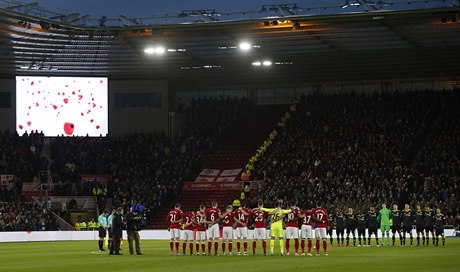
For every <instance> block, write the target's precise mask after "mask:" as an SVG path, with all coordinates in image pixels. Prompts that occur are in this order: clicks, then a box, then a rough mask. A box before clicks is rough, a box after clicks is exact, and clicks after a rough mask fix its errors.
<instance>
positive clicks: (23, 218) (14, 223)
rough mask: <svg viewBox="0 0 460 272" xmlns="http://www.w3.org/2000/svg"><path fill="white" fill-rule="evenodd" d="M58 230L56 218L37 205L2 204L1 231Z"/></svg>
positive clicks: (23, 203) (0, 214)
mask: <svg viewBox="0 0 460 272" xmlns="http://www.w3.org/2000/svg"><path fill="white" fill-rule="evenodd" d="M46 230H58V224H57V222H56V220H55V217H54V216H52V215H51V214H50V213H49V211H48V210H47V209H46V208H45V207H42V206H40V205H39V204H37V203H32V202H19V203H15V202H0V231H46Z"/></svg>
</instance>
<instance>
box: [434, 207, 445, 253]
mask: <svg viewBox="0 0 460 272" xmlns="http://www.w3.org/2000/svg"><path fill="white" fill-rule="evenodd" d="M434 218H435V220H436V222H435V227H436V246H438V245H439V236H441V238H442V246H445V245H446V238H445V237H444V223H445V222H446V220H445V217H444V214H442V213H441V209H439V208H437V209H436V214H435V215H434Z"/></svg>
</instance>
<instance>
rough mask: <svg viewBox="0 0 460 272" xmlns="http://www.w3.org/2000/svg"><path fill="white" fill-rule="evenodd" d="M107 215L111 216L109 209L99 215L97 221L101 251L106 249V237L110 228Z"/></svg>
mask: <svg viewBox="0 0 460 272" xmlns="http://www.w3.org/2000/svg"><path fill="white" fill-rule="evenodd" d="M107 216H109V212H108V211H104V212H103V213H102V214H101V215H99V217H98V218H97V221H98V223H99V241H98V243H99V251H105V249H104V239H105V237H106V236H107V229H108V221H107Z"/></svg>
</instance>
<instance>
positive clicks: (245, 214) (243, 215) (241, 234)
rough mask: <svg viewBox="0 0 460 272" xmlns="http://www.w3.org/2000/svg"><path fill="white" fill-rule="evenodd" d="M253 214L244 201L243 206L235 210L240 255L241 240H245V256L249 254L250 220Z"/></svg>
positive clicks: (234, 218) (237, 246)
mask: <svg viewBox="0 0 460 272" xmlns="http://www.w3.org/2000/svg"><path fill="white" fill-rule="evenodd" d="M250 216H251V210H249V209H247V208H246V203H245V202H244V201H243V203H241V207H239V208H238V209H237V210H235V214H234V217H233V220H235V222H236V239H237V240H236V248H237V250H238V256H240V255H241V240H243V241H244V256H247V255H248V221H249V217H250Z"/></svg>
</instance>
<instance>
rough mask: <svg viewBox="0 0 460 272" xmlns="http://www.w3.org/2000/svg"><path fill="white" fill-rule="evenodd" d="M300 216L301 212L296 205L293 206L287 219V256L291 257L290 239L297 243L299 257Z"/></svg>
mask: <svg viewBox="0 0 460 272" xmlns="http://www.w3.org/2000/svg"><path fill="white" fill-rule="evenodd" d="M299 214H300V210H299V208H297V207H296V205H295V204H292V205H291V212H290V213H288V214H287V216H286V217H285V219H286V255H288V256H289V255H290V254H291V253H290V243H289V241H290V239H291V238H294V241H295V255H296V256H299Z"/></svg>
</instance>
